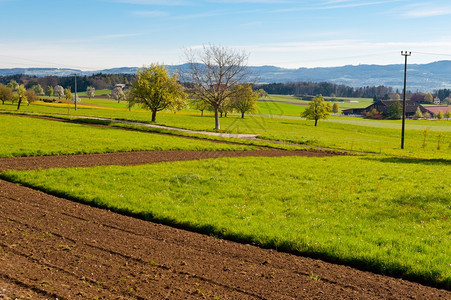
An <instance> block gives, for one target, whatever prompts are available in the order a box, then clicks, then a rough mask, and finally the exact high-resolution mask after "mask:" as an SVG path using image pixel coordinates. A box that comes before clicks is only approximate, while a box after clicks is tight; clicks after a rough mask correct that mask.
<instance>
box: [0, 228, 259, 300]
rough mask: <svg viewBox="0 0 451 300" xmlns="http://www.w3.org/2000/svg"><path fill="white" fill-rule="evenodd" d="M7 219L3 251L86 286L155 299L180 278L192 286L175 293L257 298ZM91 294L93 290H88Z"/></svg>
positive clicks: (161, 266) (180, 280)
mask: <svg viewBox="0 0 451 300" xmlns="http://www.w3.org/2000/svg"><path fill="white" fill-rule="evenodd" d="M11 223H13V224H14V225H15V226H14V229H13V230H11V231H10V232H9V233H7V234H5V232H3V234H2V235H3V237H4V242H2V243H0V245H1V246H2V247H3V249H5V252H6V253H7V252H12V253H14V254H15V255H19V256H22V257H25V258H27V259H28V260H30V261H31V262H32V263H34V264H39V265H41V266H42V267H43V268H48V269H51V270H52V273H59V274H60V275H61V276H62V277H64V276H65V277H73V278H72V279H71V280H67V281H68V282H77V281H81V282H82V283H83V284H85V285H87V286H91V287H94V291H95V289H102V291H106V292H109V293H111V295H114V294H117V293H119V294H122V295H126V296H131V297H132V298H133V297H138V298H139V297H142V298H155V297H156V298H158V297H162V296H163V295H165V294H166V293H167V290H166V287H168V286H175V287H176V286H177V284H178V283H179V282H184V284H185V285H186V284H188V285H190V286H192V287H193V288H194V287H195V289H191V290H190V289H183V288H178V289H177V293H178V294H179V295H182V294H184V293H185V294H186V293H187V295H189V296H191V295H192V293H194V295H197V294H199V295H198V296H199V297H200V296H201V295H203V294H205V293H207V294H209V295H216V296H220V295H225V294H227V295H229V296H230V295H235V296H238V297H240V298H242V297H243V296H251V298H257V299H258V298H261V297H255V296H253V295H252V294H250V293H248V292H246V291H241V290H239V289H235V288H233V287H229V286H225V285H220V284H216V283H214V282H211V281H209V280H207V279H204V278H201V277H199V276H193V275H191V274H187V273H183V272H177V271H176V270H174V269H172V268H170V267H166V266H164V265H161V264H157V263H154V262H153V261H143V260H140V259H136V258H133V257H128V256H126V255H122V254H121V253H117V252H114V251H105V250H104V249H103V248H99V247H95V246H91V245H85V244H80V243H72V242H70V241H68V240H66V239H64V238H63V239H62V238H60V237H58V236H57V235H54V234H52V233H50V232H42V231H40V230H36V229H34V228H31V227H29V226H26V225H23V224H20V223H18V222H11V221H10V224H11ZM0 225H4V224H2V223H0ZM2 227H3V226H2ZM0 228H1V227H0ZM23 237H26V239H27V240H26V241H22V243H21V246H20V247H18V245H17V244H7V243H8V242H9V243H14V242H15V241H18V240H20V239H21V238H22V239H23ZM5 243H6V244H5ZM37 243H39V244H40V245H41V247H40V249H41V248H43V249H45V251H39V249H35V246H34V245H35V244H37ZM92 248H94V249H92ZM153 283H157V285H156V284H153ZM199 291H205V292H199ZM85 292H89V291H85ZM90 293H91V294H93V295H96V293H92V291H91V292H90ZM100 294H101V293H100V292H99V293H97V295H100ZM240 295H241V296H240ZM196 298H197V296H196Z"/></svg>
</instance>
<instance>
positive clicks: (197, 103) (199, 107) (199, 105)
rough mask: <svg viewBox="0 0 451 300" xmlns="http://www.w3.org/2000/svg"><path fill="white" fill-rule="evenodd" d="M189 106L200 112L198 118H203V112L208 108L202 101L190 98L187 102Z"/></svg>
mask: <svg viewBox="0 0 451 300" xmlns="http://www.w3.org/2000/svg"><path fill="white" fill-rule="evenodd" d="M189 106H190V107H191V108H193V109H196V110H199V111H200V116H201V117H203V116H204V110H206V109H207V108H208V103H207V102H205V101H204V100H203V99H199V98H191V99H190V100H189Z"/></svg>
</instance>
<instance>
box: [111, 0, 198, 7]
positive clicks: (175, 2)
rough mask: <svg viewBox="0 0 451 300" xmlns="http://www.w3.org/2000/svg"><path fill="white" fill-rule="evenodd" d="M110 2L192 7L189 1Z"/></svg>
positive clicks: (116, 0)
mask: <svg viewBox="0 0 451 300" xmlns="http://www.w3.org/2000/svg"><path fill="white" fill-rule="evenodd" d="M108 1H109V2H116V3H126V4H139V5H162V6H185V5H192V2H191V1H187V0H108Z"/></svg>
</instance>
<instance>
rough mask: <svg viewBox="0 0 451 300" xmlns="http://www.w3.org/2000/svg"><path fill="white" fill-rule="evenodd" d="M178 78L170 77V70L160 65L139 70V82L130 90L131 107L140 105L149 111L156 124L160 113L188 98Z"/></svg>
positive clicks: (175, 76)
mask: <svg viewBox="0 0 451 300" xmlns="http://www.w3.org/2000/svg"><path fill="white" fill-rule="evenodd" d="M177 78H178V77H177V74H174V75H172V77H170V76H169V73H168V70H167V69H166V68H165V67H164V66H162V65H158V64H152V65H151V66H150V67H142V68H141V69H138V71H137V80H136V81H135V82H134V83H133V84H132V86H131V90H130V100H129V103H130V105H134V104H139V105H141V107H143V108H145V109H149V110H150V111H151V112H152V122H155V120H156V117H157V112H158V111H161V110H164V109H167V108H169V107H170V106H171V105H172V104H173V103H174V102H176V101H177V98H183V99H184V98H186V94H185V92H184V91H183V87H182V86H181V85H180V84H179V83H178V82H177Z"/></svg>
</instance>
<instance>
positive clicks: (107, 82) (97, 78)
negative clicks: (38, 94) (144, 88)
mask: <svg viewBox="0 0 451 300" xmlns="http://www.w3.org/2000/svg"><path fill="white" fill-rule="evenodd" d="M11 80H14V81H16V82H18V83H20V84H23V85H24V86H25V88H26V89H30V88H32V86H35V85H40V86H41V87H43V88H44V89H46V88H47V87H48V86H51V87H55V86H57V85H60V86H65V87H70V88H71V90H75V78H74V76H63V77H58V76H45V77H36V76H29V75H23V74H19V75H9V76H0V83H3V84H4V85H6V84H7V83H8V82H10V81H11ZM135 80H136V75H135V74H102V73H98V74H94V75H91V76H77V89H78V90H79V91H86V90H87V88H88V87H94V88H95V89H97V90H101V89H112V88H113V87H114V86H115V85H116V84H118V83H125V84H129V83H131V82H133V81H135Z"/></svg>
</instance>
